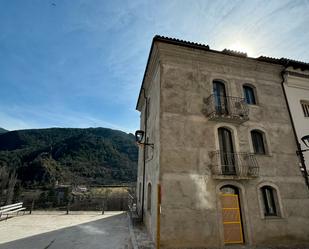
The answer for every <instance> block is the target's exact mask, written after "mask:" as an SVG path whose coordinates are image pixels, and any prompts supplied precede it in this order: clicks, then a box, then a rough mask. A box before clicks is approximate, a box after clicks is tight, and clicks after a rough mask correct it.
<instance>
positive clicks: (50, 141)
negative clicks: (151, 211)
mask: <svg viewBox="0 0 309 249" xmlns="http://www.w3.org/2000/svg"><path fill="white" fill-rule="evenodd" d="M137 153H138V148H137V146H136V144H135V140H134V136H133V135H132V134H127V133H124V132H121V131H117V130H111V129H106V128H88V129H75V128H50V129H33V130H17V131H10V132H6V133H2V134H0V167H1V168H2V169H3V168H5V169H7V170H8V171H9V172H13V171H15V172H16V174H17V179H18V180H19V183H20V184H21V185H22V186H23V187H49V186H53V185H54V184H55V183H56V182H58V183H59V184H88V185H90V184H120V183H128V182H133V181H135V180H136V167H137Z"/></svg>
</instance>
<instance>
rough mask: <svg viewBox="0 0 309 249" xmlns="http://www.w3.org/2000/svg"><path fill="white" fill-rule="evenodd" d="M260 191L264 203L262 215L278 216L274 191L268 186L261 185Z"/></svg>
mask: <svg viewBox="0 0 309 249" xmlns="http://www.w3.org/2000/svg"><path fill="white" fill-rule="evenodd" d="M261 191H262V197H263V204H264V215H265V216H278V213H277V210H278V209H277V207H276V196H275V193H276V191H275V190H274V189H273V188H272V187H270V186H263V187H262V188H261Z"/></svg>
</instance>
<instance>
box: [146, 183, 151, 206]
mask: <svg viewBox="0 0 309 249" xmlns="http://www.w3.org/2000/svg"><path fill="white" fill-rule="evenodd" d="M147 210H148V211H149V212H151V183H148V191H147Z"/></svg>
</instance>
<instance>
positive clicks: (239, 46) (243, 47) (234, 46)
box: [227, 41, 253, 56]
mask: <svg viewBox="0 0 309 249" xmlns="http://www.w3.org/2000/svg"><path fill="white" fill-rule="evenodd" d="M227 48H228V49H231V50H235V51H239V52H243V53H247V55H248V56H252V54H253V50H252V48H251V47H250V46H249V45H248V44H246V43H244V42H241V41H235V42H234V43H231V45H229V46H228V47H227Z"/></svg>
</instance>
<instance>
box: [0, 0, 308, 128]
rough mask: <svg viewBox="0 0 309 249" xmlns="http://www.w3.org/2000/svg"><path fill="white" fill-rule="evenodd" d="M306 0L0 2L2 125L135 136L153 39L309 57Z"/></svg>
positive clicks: (305, 59)
mask: <svg viewBox="0 0 309 249" xmlns="http://www.w3.org/2000/svg"><path fill="white" fill-rule="evenodd" d="M308 13H309V1H308V0H292V1H284V0H272V1H270V0H267V1H263V0H259V1H253V0H247V1H245V0H233V1H231V0H226V1H224V0H220V1H215V0H211V1H206V0H202V1H197V0H187V1H181V0H177V1H176V0H175V1H173V0H168V1H166V0H164V1H159V0H156V1H146V0H143V1H134V0H128V1H117V0H112V1H107V0H0V31H1V32H0V127H4V128H6V129H9V130H14V129H28V128H44V127H98V126H102V127H109V128H114V129H121V130H124V131H126V132H133V131H134V130H136V129H137V128H138V127H139V113H138V112H137V111H136V110H135V105H136V100H137V96H138V92H139V89H140V85H141V81H142V77H143V73H144V69H145V66H146V61H147V57H148V53H149V49H150V46H151V41H152V38H153V36H154V35H156V34H160V35H164V36H169V37H175V38H179V39H184V40H189V41H194V42H200V43H205V44H209V45H210V47H211V48H212V49H218V50H222V49H223V48H231V49H239V50H246V51H247V52H248V54H249V56H253V57H256V56H259V55H262V54H263V55H267V56H273V57H279V58H280V57H288V58H293V59H297V60H301V61H306V62H309V46H308V45H309V15H308Z"/></svg>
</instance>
